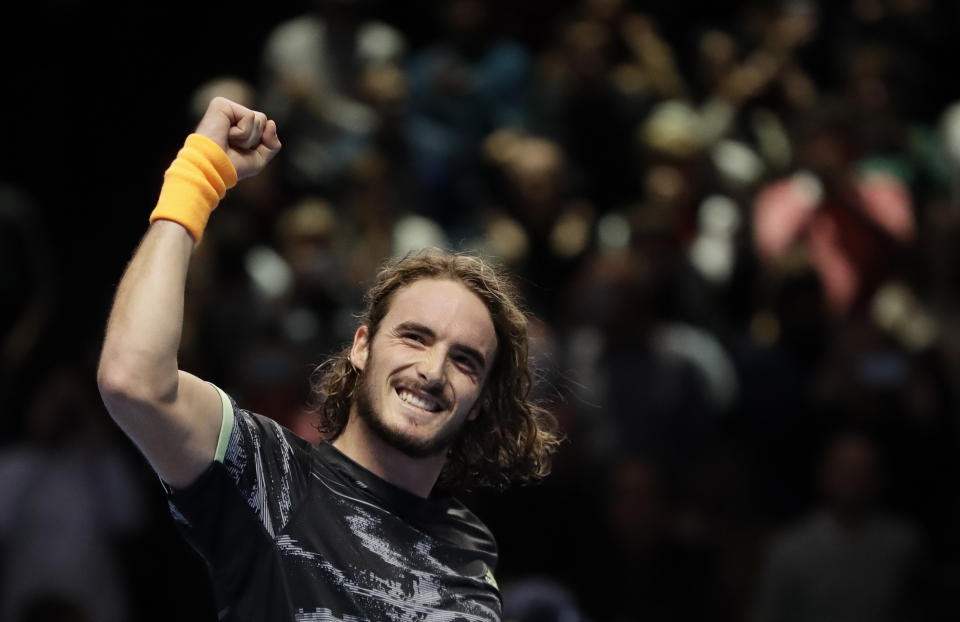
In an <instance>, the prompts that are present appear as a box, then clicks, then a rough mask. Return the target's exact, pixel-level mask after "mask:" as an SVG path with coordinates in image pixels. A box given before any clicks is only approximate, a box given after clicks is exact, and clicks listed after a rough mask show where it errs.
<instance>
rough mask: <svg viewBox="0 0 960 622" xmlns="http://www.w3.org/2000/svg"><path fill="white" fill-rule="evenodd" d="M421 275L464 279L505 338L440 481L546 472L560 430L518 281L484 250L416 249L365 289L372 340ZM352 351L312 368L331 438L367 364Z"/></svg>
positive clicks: (504, 482) (497, 483)
mask: <svg viewBox="0 0 960 622" xmlns="http://www.w3.org/2000/svg"><path fill="white" fill-rule="evenodd" d="M421 279H451V280H455V281H459V282H460V283H463V285H464V286H466V287H467V288H468V289H469V290H470V291H472V292H473V293H474V294H476V295H477V296H478V297H479V298H480V299H481V300H482V301H483V303H484V305H485V306H486V308H487V310H488V311H489V312H490V316H491V318H492V319H493V325H494V329H495V331H496V335H497V344H498V345H497V354H496V358H495V360H494V363H493V366H492V367H491V370H490V374H489V375H488V377H487V379H486V382H485V386H484V389H483V392H482V394H481V396H480V398H479V404H478V414H477V417H476V418H475V419H473V420H472V421H467V422H465V424H464V425H465V426H466V427H465V428H464V431H463V433H462V434H460V435H459V437H458V439H457V440H456V441H455V442H454V444H453V445H452V446H451V447H450V449H449V450H448V453H447V460H446V462H445V464H444V468H443V470H442V472H441V473H440V478H439V480H438V482H437V485H438V487H440V488H442V489H445V490H451V489H457V488H461V489H462V488H467V487H470V486H479V487H492V488H498V489H503V488H506V487H507V486H509V485H510V484H511V483H519V484H528V483H532V482H535V481H538V480H540V479H542V478H543V477H545V476H546V475H547V474H549V472H550V463H551V457H552V455H553V453H554V452H555V451H556V450H557V447H558V445H559V443H560V437H559V435H558V433H557V426H556V419H555V418H554V417H553V415H551V414H550V413H549V412H548V411H547V410H546V409H544V408H543V407H541V406H539V405H538V404H536V403H534V402H533V401H531V400H530V399H529V394H530V389H531V387H532V374H531V371H530V369H529V360H528V339H527V318H526V316H525V315H524V313H523V311H521V310H520V308H519V306H518V305H517V302H516V300H517V294H516V290H515V288H514V287H513V285H512V284H511V283H510V282H509V281H508V280H507V279H506V278H505V277H504V276H502V275H501V274H499V273H498V271H497V270H495V269H494V268H493V267H492V266H491V265H490V264H489V263H487V262H485V261H483V260H482V259H480V258H478V257H475V256H472V255H466V254H454V253H448V252H446V251H441V250H438V249H428V250H424V251H419V252H416V253H410V254H408V255H406V256H405V257H403V258H402V259H400V260H394V261H392V262H388V263H387V264H385V265H384V266H383V268H381V270H380V272H379V273H378V274H377V276H376V279H375V281H374V284H373V286H372V287H371V288H370V289H369V290H368V291H367V293H366V296H365V303H366V304H365V308H364V311H363V313H362V314H361V316H360V322H361V324H363V325H365V326H367V327H368V329H369V331H370V339H371V340H372V339H373V336H374V335H375V334H376V331H377V329H378V327H379V325H380V322H381V321H382V320H383V318H384V316H385V315H386V314H387V311H388V310H389V308H390V302H391V300H392V297H393V295H394V294H395V293H396V292H397V291H399V290H400V289H402V288H404V287H406V286H408V285H410V284H412V283H413V282H415V281H419V280H421ZM349 355H350V346H347V347H346V348H344V349H343V350H341V351H340V352H339V353H338V354H336V355H334V356H333V357H331V358H330V359H328V360H327V361H326V362H324V363H322V364H321V365H319V366H318V367H317V368H316V369H315V370H314V373H313V376H312V392H313V399H314V404H315V406H314V408H315V410H316V412H317V414H318V418H319V421H318V422H317V424H316V427H317V429H318V430H319V432H320V435H321V436H322V437H323V438H324V439H326V440H334V439H336V438H337V437H338V436H339V435H340V433H341V432H343V429H344V427H345V426H346V425H347V420H348V419H349V417H350V409H351V406H352V405H353V403H354V399H355V398H356V391H357V389H358V387H359V386H360V379H361V372H359V371H358V370H357V369H355V368H354V366H353V364H352V363H351V362H350V358H349Z"/></svg>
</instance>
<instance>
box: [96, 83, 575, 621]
mask: <svg viewBox="0 0 960 622" xmlns="http://www.w3.org/2000/svg"><path fill="white" fill-rule="evenodd" d="M279 149H280V141H279V139H278V137H277V128H276V124H275V123H274V122H273V121H270V120H268V119H267V118H266V116H265V115H263V113H260V112H254V111H252V110H249V109H247V108H245V107H243V106H240V105H238V104H236V103H234V102H231V101H229V100H226V99H223V98H215V99H214V100H213V101H211V103H210V106H209V107H208V109H207V112H206V114H205V115H204V116H203V118H202V119H201V121H200V123H199V125H198V126H197V130H196V132H195V133H194V134H192V135H191V136H189V137H188V138H187V141H186V144H185V146H184V148H183V149H182V150H181V151H180V153H179V154H178V157H177V158H176V160H175V161H174V163H173V164H172V165H171V166H170V168H169V169H168V171H167V173H166V176H165V181H164V186H163V189H162V190H161V193H160V199H159V201H158V204H157V207H156V209H155V210H154V212H153V214H152V215H151V219H150V220H151V222H152V224H151V227H150V229H149V230H148V232H147V234H146V235H145V237H144V239H143V241H142V243H141V244H140V247H139V248H138V249H137V252H136V253H135V255H134V257H133V260H132V261H131V262H130V265H129V266H128V268H127V271H126V273H125V274H124V276H123V279H122V281H121V283H120V286H119V288H118V291H117V295H116V300H115V302H114V306H113V310H112V311H111V314H110V320H109V322H108V325H107V331H106V338H105V340H104V345H103V352H102V354H101V360H100V368H99V371H98V383H99V386H100V391H101V394H102V395H103V398H104V402H105V403H106V405H107V408H108V409H109V411H110V413H111V415H112V416H113V417H114V419H115V420H116V421H117V423H118V424H119V425H120V427H121V428H122V429H123V430H124V432H126V433H127V435H129V436H130V438H131V439H132V440H133V441H134V442H135V443H136V444H137V446H138V447H139V448H140V450H141V451H142V452H143V454H144V455H145V457H146V458H147V460H148V461H149V462H150V464H151V465H152V466H153V468H154V469H155V470H156V472H157V473H158V475H159V476H160V478H161V479H162V480H163V481H164V482H166V484H167V485H168V492H169V497H170V507H171V511H172V512H173V515H174V517H175V518H176V520H177V521H178V523H179V524H180V526H181V528H182V530H183V531H184V534H185V535H186V537H187V538H188V540H189V541H190V542H191V543H192V544H193V546H194V547H195V548H196V549H197V550H198V551H199V552H200V553H201V555H202V556H203V557H204V558H205V560H206V561H207V563H208V566H209V568H210V571H211V575H212V580H213V584H214V592H215V599H216V601H217V605H218V607H219V608H220V618H221V619H224V620H351V621H352V620H422V619H431V620H498V619H499V618H500V599H499V594H498V591H497V586H496V582H495V580H494V578H493V574H492V573H493V569H494V566H495V564H496V545H495V542H494V540H493V537H492V535H491V534H490V532H489V530H488V529H487V528H486V527H485V526H484V525H483V524H482V523H481V522H480V521H479V520H478V519H477V518H476V517H475V516H474V515H473V514H471V513H470V512H469V511H468V510H467V509H466V508H465V507H463V505H461V504H460V503H459V502H458V501H456V500H455V499H454V498H452V497H451V496H449V494H448V493H449V491H450V490H451V489H453V488H454V487H456V486H458V485H461V484H464V483H469V482H472V483H475V484H479V485H494V486H502V485H505V484H506V483H508V482H510V481H532V480H535V479H538V478H540V477H542V476H544V475H545V474H546V473H547V472H548V471H549V457H550V454H551V453H552V452H553V450H554V449H555V448H556V444H557V439H556V436H555V435H554V434H553V432H552V431H551V430H552V419H551V418H550V416H549V415H547V414H546V413H545V412H543V411H542V410H541V409H540V408H538V407H536V406H535V405H533V404H531V403H530V402H529V401H528V400H527V394H528V391H529V388H530V376H529V373H528V370H527V337H526V321H525V319H524V316H523V314H522V313H521V312H520V311H519V310H518V308H517V306H516V304H515V303H514V302H513V296H512V292H511V290H510V289H509V288H508V287H507V286H506V284H505V283H504V282H503V280H502V279H501V278H500V277H499V276H498V275H496V274H495V273H494V272H493V271H492V270H491V269H490V268H489V267H488V266H487V265H485V264H484V263H483V262H482V261H480V260H479V259H476V258H471V257H466V256H459V255H450V254H446V253H442V252H432V253H422V254H419V255H415V256H412V257H409V258H406V259H404V260H402V261H400V262H398V263H395V264H392V265H390V266H388V267H386V268H385V269H384V270H383V271H382V272H381V273H380V274H379V275H378V277H377V279H376V282H375V284H374V286H373V287H372V289H371V290H370V292H369V293H368V297H367V303H368V304H367V308H366V312H365V315H364V316H363V318H362V321H361V325H360V327H359V328H358V329H357V331H356V334H355V336H354V340H353V343H352V345H351V346H350V347H348V348H347V349H346V350H345V351H344V352H342V353H341V354H340V355H338V356H336V357H334V359H333V360H332V361H330V362H328V364H326V365H324V366H321V368H320V370H319V371H320V374H319V379H318V381H317V383H316V386H315V389H316V391H317V397H318V401H319V403H320V408H319V410H320V423H319V426H318V427H319V428H320V430H321V432H322V433H323V434H324V436H325V438H327V439H329V440H330V441H332V442H325V443H323V444H321V445H320V446H319V447H313V446H311V445H310V444H309V443H308V442H306V441H305V440H303V439H301V438H298V437H297V436H295V435H294V434H293V433H292V432H290V431H289V430H285V429H283V428H282V427H280V426H279V425H278V424H276V423H275V422H273V421H272V420H270V419H267V418H265V417H262V416H260V415H256V414H252V413H249V412H247V411H245V410H243V409H241V408H239V407H238V406H237V404H236V403H234V402H233V400H232V399H231V398H230V397H228V396H227V395H226V394H225V393H223V392H222V391H221V390H220V389H219V388H217V387H215V386H213V385H211V384H208V383H206V382H204V381H202V380H200V379H199V378H197V377H195V376H193V375H191V374H189V373H187V372H185V371H180V370H178V369H177V358H176V357H177V348H178V346H179V341H180V331H181V324H182V315H183V296H184V282H185V278H186V272H187V265H188V263H189V258H190V252H191V250H192V249H193V247H194V245H195V243H196V242H198V241H199V240H200V238H201V237H202V235H203V227H204V226H205V224H206V220H207V218H208V216H209V214H210V211H212V209H213V208H214V207H215V206H216V203H217V202H218V200H219V199H220V198H222V197H223V196H224V194H225V192H226V190H227V189H228V188H229V187H231V186H232V185H233V184H234V183H236V181H237V179H243V178H246V177H250V176H252V175H255V174H257V173H258V172H259V171H260V170H262V169H263V167H264V166H266V164H267V163H268V162H269V161H270V160H271V159H272V158H273V156H274V155H275V154H276V153H277V151H278V150H279Z"/></svg>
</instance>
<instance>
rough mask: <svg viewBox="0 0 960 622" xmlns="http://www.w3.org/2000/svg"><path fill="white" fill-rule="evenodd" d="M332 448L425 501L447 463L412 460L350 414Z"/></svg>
mask: <svg viewBox="0 0 960 622" xmlns="http://www.w3.org/2000/svg"><path fill="white" fill-rule="evenodd" d="M333 446H334V447H336V448H337V449H338V450H340V452H342V453H343V454H344V455H345V456H347V457H348V458H350V459H351V460H353V461H354V462H356V463H357V464H359V465H360V466H362V467H363V468H365V469H367V470H368V471H370V472H371V473H373V474H374V475H376V476H377V477H379V478H380V479H383V480H386V481H388V482H390V483H391V484H393V485H394V486H398V487H400V488H403V489H404V490H406V491H408V492H411V493H413V494H415V495H417V496H418V497H423V498H424V499H426V498H427V497H429V496H430V491H431V490H433V486H434V484H436V483H437V478H438V477H440V471H441V470H443V464H444V462H445V461H446V456H445V455H443V454H439V455H437V456H431V457H429V458H411V457H410V456H408V455H406V454H405V453H403V452H401V451H400V450H398V449H396V448H395V447H392V446H391V445H388V444H387V443H385V442H384V441H383V439H381V438H380V437H379V436H377V435H376V434H374V433H373V432H371V431H370V429H369V428H368V427H367V426H366V425H365V424H364V422H363V420H362V419H360V418H359V417H357V416H355V415H354V414H353V413H351V414H350V419H349V420H348V421H347V425H346V426H345V427H344V429H343V432H342V433H341V434H340V436H338V437H337V438H336V439H335V440H334V441H333Z"/></svg>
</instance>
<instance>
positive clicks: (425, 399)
mask: <svg viewBox="0 0 960 622" xmlns="http://www.w3.org/2000/svg"><path fill="white" fill-rule="evenodd" d="M396 392H397V396H398V397H399V398H400V400H401V401H402V402H405V403H407V404H410V405H411V406H415V407H417V408H419V409H420V410H425V411H427V412H438V411H440V410H443V404H442V403H441V402H440V401H439V400H438V399H437V398H435V397H432V396H430V395H429V394H426V393H423V392H421V391H412V390H410V389H407V388H405V387H397V388H396Z"/></svg>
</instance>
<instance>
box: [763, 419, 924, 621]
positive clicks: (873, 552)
mask: <svg viewBox="0 0 960 622" xmlns="http://www.w3.org/2000/svg"><path fill="white" fill-rule="evenodd" d="M880 449H881V448H880V446H879V445H878V444H877V442H876V441H875V440H874V439H873V438H872V437H871V436H869V435H867V434H864V433H863V432H860V431H840V432H838V433H835V434H834V435H833V436H831V437H830V438H829V439H828V443H827V445H826V451H825V452H824V455H823V456H822V458H821V463H820V472H819V476H820V487H821V491H822V493H823V495H824V499H823V503H822V505H821V507H819V508H817V509H816V511H814V512H811V513H810V514H809V515H808V516H805V517H804V518H803V519H801V520H800V521H798V522H797V523H796V524H795V525H792V526H790V527H789V528H788V529H785V530H784V531H783V532H782V533H780V534H778V535H777V537H776V538H774V540H773V541H772V543H771V545H770V547H769V550H768V551H767V559H766V564H765V566H764V568H763V571H762V572H761V575H760V577H759V582H758V587H757V593H756V595H755V603H754V611H753V616H752V619H753V620H756V622H778V621H781V620H791V621H794V620H796V621H799V622H804V621H807V620H809V621H817V620H836V621H838V622H843V621H846V620H849V621H851V622H852V621H856V620H871V621H873V622H884V621H888V620H914V619H920V618H922V616H920V615H919V613H920V609H919V608H918V606H919V605H920V604H921V603H922V602H923V601H922V597H921V596H920V592H919V591H918V588H920V587H921V583H920V580H921V578H922V564H923V557H924V551H923V544H922V539H921V536H920V532H919V530H918V529H917V527H916V525H914V524H913V523H912V522H911V521H908V520H904V519H902V518H899V517H897V516H895V515H892V514H889V513H887V512H884V511H883V510H881V509H880V508H879V507H878V501H879V500H880V493H881V488H882V475H883V469H882V468H881V452H880Z"/></svg>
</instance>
